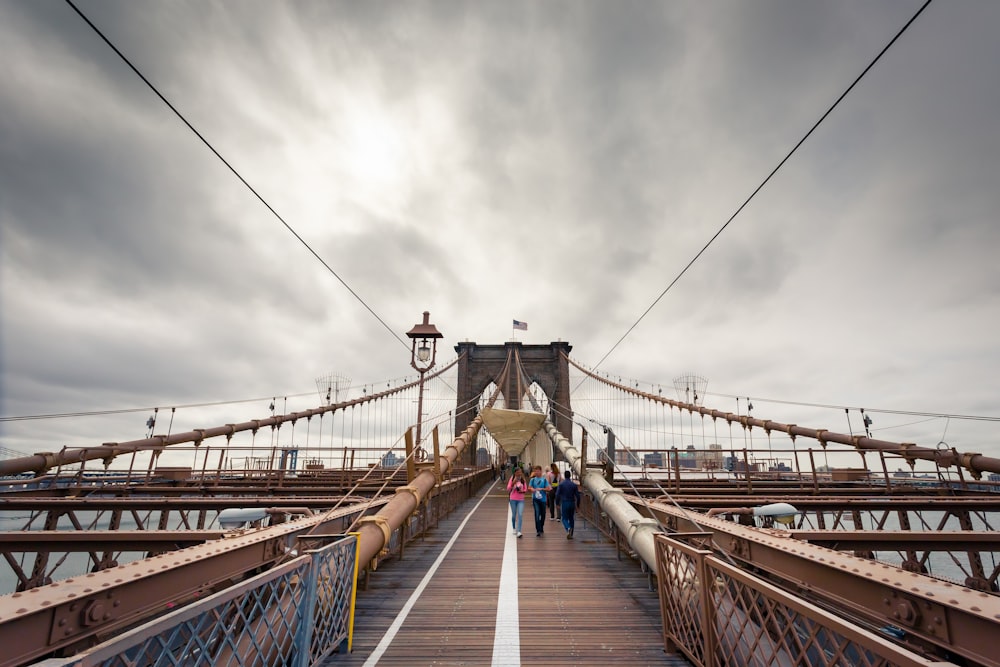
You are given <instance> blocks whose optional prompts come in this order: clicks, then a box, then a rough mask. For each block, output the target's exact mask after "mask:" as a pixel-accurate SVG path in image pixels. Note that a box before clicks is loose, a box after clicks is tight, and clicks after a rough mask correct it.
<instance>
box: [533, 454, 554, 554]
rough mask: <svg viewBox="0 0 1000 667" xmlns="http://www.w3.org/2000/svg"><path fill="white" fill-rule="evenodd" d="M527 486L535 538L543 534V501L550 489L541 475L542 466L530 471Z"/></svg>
mask: <svg viewBox="0 0 1000 667" xmlns="http://www.w3.org/2000/svg"><path fill="white" fill-rule="evenodd" d="M528 486H529V487H530V488H531V505H532V507H534V508H535V536H536V537H541V536H542V533H544V532H545V499H546V496H547V495H548V493H549V489H550V488H551V485H550V484H549V480H547V479H545V475H543V474H542V466H535V467H534V468H533V469H532V471H531V479H529V480H528Z"/></svg>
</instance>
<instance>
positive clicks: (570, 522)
mask: <svg viewBox="0 0 1000 667" xmlns="http://www.w3.org/2000/svg"><path fill="white" fill-rule="evenodd" d="M560 509H562V524H563V528H565V529H566V532H569V533H572V532H573V527H574V526H575V525H576V522H575V521H574V519H575V518H576V503H573V502H569V503H561V505H560Z"/></svg>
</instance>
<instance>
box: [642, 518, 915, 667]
mask: <svg viewBox="0 0 1000 667" xmlns="http://www.w3.org/2000/svg"><path fill="white" fill-rule="evenodd" d="M679 537H680V539H696V540H697V539H702V538H703V536H702V535H700V534H699V535H685V536H679ZM657 570H658V572H659V575H660V576H659V582H660V583H659V585H660V607H661V610H662V612H663V627H664V633H665V635H666V637H665V638H666V642H667V644H668V645H672V646H675V647H677V648H678V649H680V650H681V651H682V652H683V653H684V654H685V655H686V656H687V657H688V658H690V659H691V661H692V662H694V663H695V664H696V665H699V666H712V667H714V666H716V665H719V666H721V665H810V666H811V667H826V666H830V667H833V666H836V667H883V666H888V665H906V666H908V665H914V666H915V665H926V664H927V660H926V659H925V658H922V657H921V656H919V655H917V654H915V653H912V652H911V651H908V650H906V649H904V648H902V647H900V646H898V645H896V644H894V643H893V642H892V641H890V640H889V639H887V638H885V637H882V636H879V635H877V634H875V633H872V632H868V631H866V630H864V629H862V628H860V627H859V626H856V625H853V624H851V623H849V622H847V621H845V620H843V619H840V618H839V617H837V616H834V615H833V614H830V613H829V612H826V611H824V610H822V609H820V608H819V607H816V606H815V605H812V604H810V603H808V602H805V601H803V600H802V599H801V598H798V597H796V596H794V595H791V594H789V593H786V592H785V591H783V590H781V589H780V588H777V587H776V586H773V585H771V584H769V583H767V582H765V581H763V580H761V579H759V578H757V577H755V576H754V575H752V574H749V573H747V572H745V571H743V570H741V569H740V568H738V567H736V566H734V565H730V564H728V563H726V562H724V561H723V560H721V559H720V558H718V557H716V556H714V555H713V554H712V552H711V551H709V550H706V549H699V548H697V547H695V546H692V545H690V544H684V543H683V542H681V541H679V540H674V539H670V538H668V537H666V536H662V535H661V536H658V537H657Z"/></svg>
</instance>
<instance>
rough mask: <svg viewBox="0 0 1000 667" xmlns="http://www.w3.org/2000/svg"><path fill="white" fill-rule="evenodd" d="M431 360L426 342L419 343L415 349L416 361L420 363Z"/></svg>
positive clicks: (429, 349)
mask: <svg viewBox="0 0 1000 667" xmlns="http://www.w3.org/2000/svg"><path fill="white" fill-rule="evenodd" d="M430 358H431V348H430V345H428V344H427V341H426V340H422V341H420V346H419V347H418V348H417V359H419V360H420V361H427V360H428V359H430Z"/></svg>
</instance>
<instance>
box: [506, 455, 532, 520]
mask: <svg viewBox="0 0 1000 667" xmlns="http://www.w3.org/2000/svg"><path fill="white" fill-rule="evenodd" d="M507 490H508V491H509V492H510V526H511V528H513V529H514V532H515V533H517V536H518V537H521V521H522V520H523V519H524V492H525V491H527V490H528V483H527V482H526V481H524V473H523V472H521V468H520V467H517V468H514V474H513V475H512V476H511V478H510V481H509V482H507Z"/></svg>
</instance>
